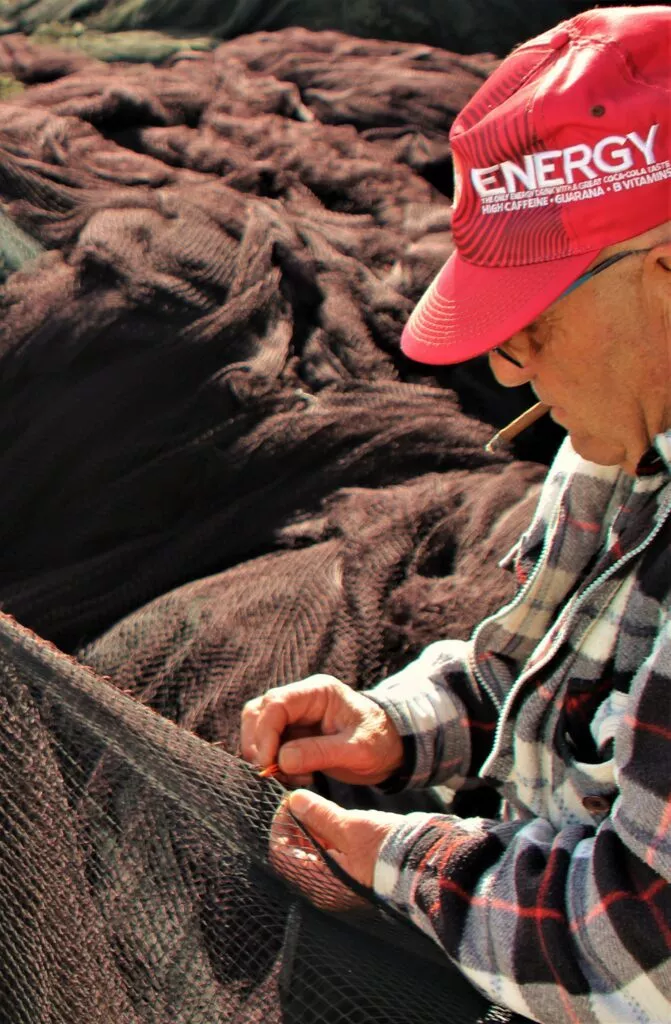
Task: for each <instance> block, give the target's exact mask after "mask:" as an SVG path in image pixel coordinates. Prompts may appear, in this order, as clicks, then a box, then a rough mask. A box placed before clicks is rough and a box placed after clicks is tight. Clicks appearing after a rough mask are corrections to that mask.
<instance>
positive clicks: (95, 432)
mask: <svg viewBox="0 0 671 1024" xmlns="http://www.w3.org/2000/svg"><path fill="white" fill-rule="evenodd" d="M492 66H493V63H492V60H491V58H489V57H479V58H468V59H464V58H461V57H458V56H456V55H453V54H448V53H445V52H442V51H439V50H435V49H431V48H430V47H426V46H421V47H419V46H404V45H402V44H391V43H380V42H371V41H367V42H365V43H364V42H362V41H361V40H356V39H351V38H348V37H346V36H343V35H339V34H337V33H324V34H313V33H309V32H306V31H304V30H290V31H287V32H284V33H276V34H269V35H259V36H252V37H248V38H246V39H239V40H235V41H232V42H230V43H226V44H223V45H222V46H221V47H219V48H218V49H217V50H216V51H214V52H213V53H207V54H189V55H185V56H183V57H181V58H176V59H174V60H173V61H172V62H170V63H169V64H168V65H166V66H163V67H160V68H156V67H152V66H149V65H143V66H140V67H133V68H124V67H119V66H115V67H111V66H107V65H103V64H101V63H99V62H97V61H94V60H91V59H89V58H84V57H82V56H81V55H73V54H67V53H64V52H59V51H50V50H44V49H41V48H40V47H38V46H36V45H34V44H33V43H31V42H30V41H28V40H26V39H24V38H23V37H21V36H10V37H5V38H4V39H0V73H1V74H5V75H8V76H10V77H12V78H13V79H15V80H16V81H18V82H19V83H22V84H23V85H24V86H25V88H24V91H23V92H22V93H20V94H19V95H13V96H12V97H11V98H10V99H8V100H7V101H6V102H4V103H2V104H0V202H1V204H2V207H1V211H0V212H1V213H2V219H0V243H2V244H4V246H5V251H6V252H9V253H10V255H11V259H9V258H8V259H7V260H6V261H5V265H6V268H8V270H9V271H10V272H9V273H8V276H7V280H6V282H5V284H4V286H3V287H2V289H1V290H0V538H1V541H2V550H3V564H2V569H1V571H0V602H1V604H2V607H3V609H5V611H7V612H10V613H11V614H12V615H13V616H15V617H16V619H17V620H19V621H20V622H21V623H22V624H23V625H25V626H28V627H30V629H32V630H35V631H36V633H38V634H40V636H42V637H45V638H46V639H47V640H49V641H53V642H54V643H55V644H58V646H59V647H60V648H61V649H63V650H66V651H68V652H70V653H72V654H76V655H77V657H78V658H79V661H80V662H82V661H85V662H86V663H88V665H90V666H92V667H93V668H94V669H95V670H96V672H97V673H99V674H98V675H94V674H93V672H92V671H90V670H89V669H88V668H84V667H82V665H81V664H78V663H77V662H76V661H73V660H70V659H69V658H67V657H65V656H64V655H62V654H60V653H59V652H58V651H57V649H56V648H54V647H51V646H50V645H49V644H48V643H46V642H45V641H44V640H41V639H38V638H37V637H36V636H34V635H31V634H29V633H27V632H26V631H25V630H24V629H23V628H22V627H19V626H18V625H16V623H14V622H13V621H12V620H11V619H10V618H4V619H1V620H0V814H2V825H1V828H0V834H1V836H2V839H1V840H0V919H1V920H2V928H1V929H0V1019H1V1020H3V1021H4V1020H7V1021H8V1022H12V1024H13V1022H17V1024H24V1022H26V1024H43V1022H44V1024H47V1022H48V1024H56V1022H64V1024H78V1022H80V1021H81V1022H82V1024H84V1022H86V1024H88V1022H93V1021H109V1022H110V1024H111V1022H115V1024H116V1022H124V1024H125V1022H126V1021H128V1022H131V1021H132V1022H135V1021H137V1022H140V1021H141V1022H143V1024H145V1022H147V1024H148V1022H159V1021H160V1022H165V1024H173V1022H174V1024H186V1022H194V1024H195V1022H200V1021H202V1022H207V1024H217V1022H219V1021H240V1022H243V1021H244V1022H248V1021H249V1022H253V1021H259V1022H261V1021H270V1022H272V1021H275V1020H277V1021H283V1022H296V1024H303V1022H305V1024H311V1022H312V1021H314V1022H315V1024H317V1022H322V1021H324V1022H330V1021H333V1022H345V1021H347V1022H351V1024H357V1022H361V1024H368V1022H371V1024H372V1022H379V1024H387V1022H389V1024H394V1022H396V1021H398V1024H402V1022H405V1021H408V1022H412V1021H417V1022H422V1024H432V1022H433V1021H434V1020H435V1021H436V1022H438V1021H444V1020H448V1021H452V1020H453V1021H455V1022H457V1021H461V1020H464V1021H466V1020H469V1021H475V1020H483V1021H484V1020H491V1021H494V1020H502V1021H503V1020H507V1019H508V1016H507V1015H506V1014H505V1013H504V1012H503V1011H500V1010H498V1009H495V1008H494V1009H488V1006H487V1004H486V1002H485V1001H484V1000H481V999H480V997H479V996H478V995H477V994H476V993H475V992H472V991H470V990H468V991H469V994H468V995H466V996H464V998H465V1000H466V1007H467V1009H466V1010H464V1014H465V1016H463V1017H462V1016H459V1012H458V1011H454V1012H452V1011H451V1010H449V1009H446V1007H449V1001H448V1002H447V1003H446V1002H445V1000H446V999H448V993H446V991H445V986H446V981H445V978H446V972H447V971H448V969H449V968H448V965H447V962H446V961H443V960H441V957H440V954H439V953H438V952H437V951H434V950H433V948H432V947H431V946H430V944H429V943H428V941H427V942H424V940H423V939H421V938H420V937H418V936H416V935H415V934H414V932H413V931H412V930H410V928H409V927H407V928H406V927H405V926H403V925H401V924H400V923H399V922H394V921H391V920H389V919H387V918H386V917H384V915H382V914H381V912H380V911H378V910H374V909H373V908H369V909H368V910H367V911H362V910H360V909H359V910H357V911H353V912H352V914H350V915H346V916H345V919H344V920H343V919H341V918H336V917H334V916H333V915H332V914H328V913H327V912H325V911H323V910H315V909H312V908H310V906H309V905H308V904H307V903H306V902H305V901H304V900H303V899H302V897H301V896H300V895H298V894H297V892H296V890H295V888H294V887H292V886H291V885H290V884H288V883H287V882H285V881H283V880H281V879H280V878H279V877H278V875H277V873H276V872H275V871H274V870H273V868H272V865H270V864H269V863H268V841H267V840H268V829H269V827H270V822H271V820H272V818H273V815H274V813H275V811H276V809H277V805H278V801H279V799H280V794H281V790H280V788H279V786H278V785H277V784H276V783H272V782H267V781H262V780H260V779H258V778H257V777H256V775H255V774H254V772H253V771H252V770H251V769H250V768H249V766H246V765H245V764H243V763H242V762H241V761H240V760H239V759H238V758H237V757H236V756H235V755H236V750H237V729H238V720H239V714H240V709H241V706H242V704H243V703H244V701H245V700H246V699H248V698H249V697H251V696H254V695H256V694H258V693H261V692H263V691H264V690H265V689H267V688H268V687H269V686H272V685H277V684H279V683H282V682H288V681H290V680H292V679H296V678H300V677H301V676H304V675H307V674H310V673H312V672H317V671H328V672H332V673H333V674H335V675H338V676H339V677H340V678H342V679H344V680H345V681H346V682H348V683H349V684H350V685H352V686H356V687H365V686H368V685H371V684H372V683H374V682H376V681H377V680H379V679H380V678H381V677H383V676H384V675H386V674H388V673H389V672H390V671H393V670H394V669H395V668H398V667H400V665H402V664H403V663H405V662H406V661H407V660H408V659H409V658H410V657H412V656H413V655H414V654H416V653H417V652H418V651H419V650H420V649H421V647H422V646H424V644H426V643H427V642H428V641H430V640H431V639H434V638H436V637H437V636H440V635H445V634H447V633H449V634H451V635H457V636H466V635H467V634H468V632H469V630H470V629H471V627H472V626H473V625H474V623H475V622H477V621H478V620H479V619H480V618H481V617H482V616H483V615H484V614H486V613H487V612H488V611H491V610H493V609H494V608H495V607H497V606H499V605H500V604H501V603H503V602H504V601H505V600H507V599H508V598H509V597H510V596H511V595H512V592H513V587H514V581H513V580H512V579H511V578H510V577H509V574H508V573H506V572H504V570H502V569H500V568H498V566H497V558H498V557H500V556H501V555H502V554H503V553H505V551H506V549H507V548H508V547H509V546H510V545H511V544H512V543H513V541H514V540H515V538H516V536H517V534H518V533H519V532H520V530H521V528H522V527H523V526H524V525H525V523H526V522H527V520H528V517H529V515H530V510H531V507H532V504H533V500H534V495H535V491H536V488H537V486H538V483H539V481H540V480H541V479H542V476H543V473H544V466H543V465H541V464H539V462H537V461H534V462H521V461H518V460H515V459H513V458H512V457H511V455H510V454H506V453H503V454H500V455H497V456H490V455H486V454H485V452H484V443H485V441H486V440H487V438H488V437H489V436H490V434H491V427H490V425H488V423H489V424H491V423H496V424H499V423H501V422H503V421H505V420H507V419H509V418H511V416H512V415H514V413H515V412H517V411H519V405H520V404H522V405H524V404H526V398H524V397H523V398H522V399H520V398H518V397H517V396H515V395H506V394H499V393H498V392H497V390H496V389H495V387H494V386H493V384H491V383H490V382H489V380H488V371H487V369H486V366H483V365H480V364H479V363H477V362H476V363H474V364H471V365H469V366H465V367H462V368H457V369H454V370H449V369H446V370H442V371H439V372H435V373H433V372H431V371H429V370H428V368H422V367H420V366H417V365H411V364H410V363H409V362H407V361H406V360H405V359H404V357H403V356H402V354H401V353H400V350H399V347H398V344H399V337H400V332H401V328H402V325H403V323H404V321H405V319H406V317H407V315H408V313H409V311H410V309H411V308H412V306H413V304H414V302H415V301H416V300H417V298H418V297H419V294H420V293H421V291H422V290H423V288H424V287H425V285H426V284H427V283H428V281H429V280H430V278H431V276H432V275H433V274H434V273H435V271H436V270H437V269H438V267H439V266H440V264H441V262H442V261H443V260H444V258H445V256H446V255H447V254H448V252H449V250H450V245H451V236H450V205H449V194H450V190H451V170H450V166H451V165H450V154H449V146H448V144H447V141H446V139H447V131H448V129H449V125H450V123H451V119H452V117H453V116H454V114H455V113H456V111H457V110H458V109H459V108H460V106H461V105H463V103H464V102H465V101H466V100H467V99H468V97H469V96H470V95H471V94H472V92H473V91H474V90H475V89H476V88H477V86H478V84H479V83H480V82H481V81H482V79H483V77H484V76H486V74H487V73H488V71H489V70H490V69H491V67H492ZM3 225H5V226H7V225H10V230H9V231H6V230H4V229H3ZM3 231H4V234H3ZM17 239H18V241H17ZM42 248H44V249H46V250H47V251H46V252H44V253H43V254H42V255H37V256H36V258H32V259H31V258H30V257H32V256H34V255H35V253H39V251H40V250H41V249H42ZM22 254H23V258H25V259H26V260H27V262H25V263H24V264H23V266H22V268H21V269H18V270H15V269H14V267H13V265H12V261H13V263H14V264H19V263H21V262H23V259H22V258H21V257H22ZM437 385H440V386H437ZM483 421H488V423H487V422H483ZM544 429H545V428H543V427H539V428H537V430H536V431H535V432H534V433H533V434H532V435H531V441H530V442H527V445H528V447H527V448H526V450H525V449H522V450H521V451H523V452H524V453H525V454H526V455H527V456H528V455H530V454H531V453H533V454H534V455H537V457H538V458H539V459H541V458H546V457H547V456H548V455H549V453H550V452H551V450H552V447H553V444H554V437H553V435H551V434H549V433H547V431H546V432H544ZM534 445H535V446H536V447H532V446H534ZM103 676H104V677H107V678H106V679H104V678H103ZM362 799H363V797H362ZM324 877H325V876H324ZM321 884H322V885H327V883H326V882H323V883H321ZM332 884H333V885H336V884H342V883H341V882H337V880H335V879H334V880H333V883H332ZM321 902H322V903H325V904H327V905H328V886H327V889H326V895H325V896H324V897H323V898H322V900H321ZM401 975H402V984H401V983H399V977H400V976H401ZM457 981H458V979H457ZM453 984H456V982H455V981H454V979H453V976H452V975H449V985H450V986H451V985H453ZM450 1014H452V1015H450ZM497 1015H498V1016H497Z"/></svg>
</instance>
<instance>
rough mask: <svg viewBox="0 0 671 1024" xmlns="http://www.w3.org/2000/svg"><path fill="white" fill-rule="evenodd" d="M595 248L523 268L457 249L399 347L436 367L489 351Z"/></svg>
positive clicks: (546, 301)
mask: <svg viewBox="0 0 671 1024" xmlns="http://www.w3.org/2000/svg"><path fill="white" fill-rule="evenodd" d="M597 252H598V250H597V251H594V252H587V253H580V255H578V256H565V257H563V258H562V259H558V260H549V261H547V262H545V263H533V264H529V265H528V266H523V267H478V266H476V265H475V264H473V263H468V262H467V261H466V260H465V259H463V258H462V257H461V256H460V255H459V253H458V252H457V251H456V250H455V252H453V253H452V255H451V256H450V258H449V259H448V261H447V263H445V265H444V266H443V268H442V270H440V272H439V273H438V274H437V276H436V277H435V279H434V281H433V283H432V284H431V285H430V286H429V288H428V289H427V291H426V292H425V293H424V295H423V296H422V298H421V299H420V301H419V303H418V304H417V306H416V308H415V310H414V311H413V313H412V316H411V317H410V319H409V321H408V323H407V324H406V326H405V329H404V331H403V336H402V338H401V348H402V349H403V351H404V352H405V354H406V355H407V356H409V357H410V358H411V359H416V360H417V361H418V362H420V363H430V364H432V365H434V366H438V365H441V364H445V363H461V362H463V361H464V360H466V359H473V358H474V357H475V356H479V355H482V354H483V353H484V352H489V351H490V350H491V349H493V348H495V347H496V345H501V344H503V342H504V341H506V340H507V339H508V338H510V337H511V336H512V335H513V334H516V333H517V332H518V331H520V330H522V328H523V327H526V326H527V324H530V323H531V322H532V321H533V320H535V319H536V317H538V316H540V314H541V313H542V312H543V311H544V310H546V309H547V308H548V306H551V305H552V303H553V302H554V301H555V299H557V298H559V296H560V295H561V293H562V292H563V291H564V289H565V288H568V286H569V285H570V284H571V283H572V282H573V281H575V279H576V278H577V277H579V276H580V275H581V274H582V273H583V272H584V271H585V270H586V269H587V267H588V266H589V265H590V263H591V262H592V261H593V260H594V258H595V256H596V255H597Z"/></svg>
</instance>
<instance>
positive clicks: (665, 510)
mask: <svg viewBox="0 0 671 1024" xmlns="http://www.w3.org/2000/svg"><path fill="white" fill-rule="evenodd" d="M670 512H671V498H670V499H667V501H666V502H664V504H663V506H662V508H661V509H660V510H659V512H658V514H657V522H656V524H655V526H654V527H653V529H652V530H651V531H650V533H649V534H648V536H647V537H646V538H645V539H644V540H643V541H641V543H640V544H638V545H637V547H635V548H633V550H632V551H629V552H628V553H627V554H626V555H623V556H622V558H620V559H619V561H617V562H615V563H614V564H613V565H611V567H610V568H609V569H606V570H605V571H604V572H603V573H601V575H600V576H599V577H597V579H595V580H593V581H592V583H590V585H589V587H587V589H586V590H585V591H583V593H582V594H581V595H580V597H579V598H578V599H577V601H576V603H575V605H574V606H573V609H572V611H571V614H570V615H569V616H568V617H567V619H566V621H565V622H564V624H563V626H562V629H561V631H560V632H559V633H558V634H557V636H556V637H555V640H554V643H553V644H552V646H551V647H550V648H548V650H547V652H546V653H545V655H544V657H543V658H542V659H541V660H540V661H539V662H537V663H536V664H535V665H534V666H533V668H532V669H530V670H527V669H523V670H522V672H521V673H520V675H519V677H518V679H517V682H516V683H515V684H514V686H513V687H512V689H511V691H510V693H509V694H508V695H507V696H506V698H505V700H504V702H503V704H502V705H500V707H499V704H498V701H497V700H496V699H495V698H494V695H493V693H492V691H491V689H490V687H489V685H488V683H487V682H486V680H485V679H483V677H482V675H481V673H480V670H479V669H478V667H477V664H476V661H475V652H474V646H475V645H473V646H472V648H471V655H470V659H471V662H472V664H471V668H472V670H473V674H474V675H475V677H476V679H477V680H478V682H479V683H480V685H481V686H482V687H483V688H484V690H485V692H486V693H487V694H489V697H490V699H491V700H492V702H493V703H494V705H495V706H496V707H499V717H498V721H497V724H496V731H495V733H494V742H493V744H492V750H491V753H490V754H489V756H488V757H487V759H486V761H485V764H487V763H488V762H489V761H491V760H492V758H493V757H494V756H495V755H496V751H497V748H498V745H499V741H500V739H501V732H502V730H503V724H504V720H505V717H506V715H505V712H506V709H507V708H508V706H509V705H510V704H511V702H512V701H513V700H514V699H515V697H516V695H517V693H518V692H519V690H520V687H521V686H522V685H523V684H524V683H525V682H526V681H527V678H528V677H529V675H531V674H533V673H534V672H537V671H538V670H539V669H542V668H544V666H545V665H547V663H548V662H549V661H550V660H551V658H553V657H554V655H555V654H556V652H557V650H558V649H559V647H561V645H562V644H563V642H564V640H565V638H566V634H567V632H568V629H569V627H570V625H571V623H572V622H573V620H574V619H575V616H576V613H577V612H578V610H579V609H580V607H581V606H582V605H583V604H584V602H585V600H586V599H587V598H588V597H589V596H590V595H591V594H592V593H593V592H594V591H595V590H596V589H597V588H598V587H600V586H601V585H602V584H603V583H605V582H606V580H607V579H609V578H610V577H611V576H612V575H614V574H615V573H616V572H617V571H619V569H620V568H621V567H622V566H623V565H626V563H627V562H628V561H630V560H631V559H632V558H635V557H636V556H637V555H639V554H640V553H641V551H644V550H645V548H646V547H648V545H649V544H651V543H652V541H653V540H654V539H655V537H656V536H657V535H658V534H659V533H660V531H661V529H662V527H663V526H664V524H665V522H666V520H667V519H668V517H669V513H670ZM558 519H559V512H558V513H557V515H556V516H555V518H554V519H553V522H552V529H551V530H548V533H547V535H546V537H547V539H546V542H545V544H544V546H543V551H542V553H541V557H540V558H539V560H538V567H537V569H536V570H535V571H534V573H533V574H532V576H531V577H530V579H529V582H528V583H527V586H526V587H525V588H524V590H523V591H522V592H521V593H520V595H519V597H518V599H517V601H516V602H515V605H513V606H512V607H515V606H516V605H517V604H519V603H521V602H522V600H523V598H524V596H525V595H526V594H527V593H528V591H529V590H530V589H531V586H532V585H533V582H534V581H535V580H536V578H537V576H538V574H539V572H540V571H541V569H542V568H543V567H544V563H545V560H546V558H547V556H548V552H549V547H550V542H551V538H552V536H553V535H554V531H555V529H556V526H557V521H558ZM511 610H512V608H511ZM483 768H484V765H483Z"/></svg>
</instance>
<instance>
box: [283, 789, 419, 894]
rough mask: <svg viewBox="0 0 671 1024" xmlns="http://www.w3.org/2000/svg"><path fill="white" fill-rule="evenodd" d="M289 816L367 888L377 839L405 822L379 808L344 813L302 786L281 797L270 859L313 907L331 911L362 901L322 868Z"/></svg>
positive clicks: (321, 862)
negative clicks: (283, 797)
mask: <svg viewBox="0 0 671 1024" xmlns="http://www.w3.org/2000/svg"><path fill="white" fill-rule="evenodd" d="M292 816H293V817H292ZM294 818H295V819H297V820H298V821H299V822H300V823H301V824H302V825H303V826H304V827H305V829H306V830H307V832H308V833H309V834H310V835H311V836H314V838H315V840H316V841H317V842H318V843H319V845H320V846H321V847H322V848H323V849H324V850H326V851H327V852H328V855H329V856H330V857H331V858H332V859H333V860H334V861H336V862H337V863H338V864H339V865H340V867H341V868H342V869H343V871H345V872H346V873H347V874H348V875H350V876H351V877H352V878H354V879H355V880H356V881H357V882H360V883H361V885H364V886H366V887H367V888H371V887H372V884H373V875H374V873H375V863H376V861H377V856H378V853H379V851H380V847H381V846H382V843H383V842H384V840H385V838H386V836H387V835H388V833H389V832H390V831H391V830H392V829H393V828H395V827H396V826H397V825H399V824H402V823H403V821H404V820H405V819H404V818H403V815H401V814H386V813H384V812H383V811H346V810H344V809H343V808H342V807H340V806H339V805H338V804H335V803H333V802H332V801H331V800H326V799H324V797H321V796H317V795H316V794H315V793H310V792H309V791H307V790H303V789H299V790H296V792H294V793H291V794H290V795H289V796H288V797H287V799H286V800H285V801H283V803H282V804H281V805H280V808H279V809H278V812H277V815H276V817H275V821H274V822H273V826H272V830H271V837H270V860H271V863H272V864H273V865H274V867H275V869H276V870H277V871H279V872H280V874H282V875H284V876H285V877H286V878H288V879H290V880H291V881H292V882H293V883H294V884H295V885H297V886H298V887H299V888H300V889H301V890H302V891H303V893H304V894H305V895H306V896H307V897H308V898H309V899H310V900H311V901H312V902H313V903H314V904H316V906H318V907H321V909H323V910H331V911H343V910H348V909H351V908H352V907H356V906H360V905H361V904H362V900H361V898H360V897H358V896H357V895H356V894H355V893H354V892H352V891H351V890H350V889H348V888H347V887H346V886H345V885H343V883H342V882H340V881H339V879H337V878H335V876H334V875H333V874H332V873H331V872H330V871H329V870H328V867H327V865H326V863H325V862H324V860H323V859H322V857H321V856H320V855H319V854H318V853H316V852H315V851H314V848H313V847H312V845H311V844H310V842H309V840H308V839H307V838H306V837H305V835H304V834H303V832H302V831H301V830H300V829H299V828H298V827H297V826H296V824H295V822H294V820H293V819H294Z"/></svg>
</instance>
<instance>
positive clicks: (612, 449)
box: [568, 430, 627, 469]
mask: <svg viewBox="0 0 671 1024" xmlns="http://www.w3.org/2000/svg"><path fill="white" fill-rule="evenodd" d="M568 433H569V437H570V439H571V444H572V445H573V449H574V451H576V452H577V453H578V455H581V456H582V458H583V459H586V460H587V461H588V462H594V463H596V465H597V466H621V467H622V468H623V469H625V468H626V463H627V453H626V451H625V450H624V448H623V447H622V446H621V445H615V444H613V442H612V441H602V440H601V439H600V438H598V437H594V435H592V434H586V433H581V432H580V431H579V430H569V432H568Z"/></svg>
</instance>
